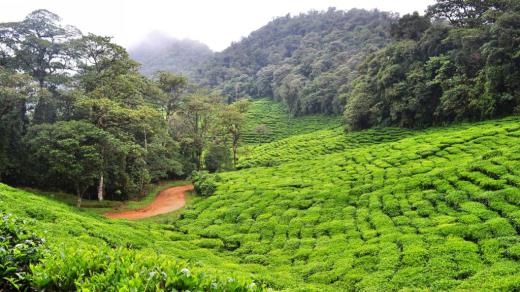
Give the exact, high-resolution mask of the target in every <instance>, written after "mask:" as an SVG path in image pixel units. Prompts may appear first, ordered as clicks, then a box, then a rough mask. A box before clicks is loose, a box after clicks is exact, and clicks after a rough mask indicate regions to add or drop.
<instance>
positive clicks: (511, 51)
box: [345, 0, 520, 130]
mask: <svg viewBox="0 0 520 292" xmlns="http://www.w3.org/2000/svg"><path fill="white" fill-rule="evenodd" d="M391 32H392V37H393V39H394V40H393V41H392V42H391V43H390V44H389V45H388V46H386V47H385V48H383V49H381V50H379V51H377V52H375V53H373V54H371V55H370V56H369V57H368V58H367V59H366V60H365V61H364V62H363V63H362V64H361V66H360V67H359V75H358V76H357V78H356V79H355V80H354V81H353V82H352V90H351V91H350V92H349V93H348V95H347V98H346V100H347V103H346V108H345V119H346V123H347V128H348V129H352V130H356V129H364V128H369V127H373V126H381V125H383V126H385V125H396V126H404V127H421V126H429V125H436V124H441V123H445V122H452V121H462V120H481V119H486V118H492V117H497V116H503V115H508V114H512V113H517V112H518V111H519V105H520V91H519V90H520V87H519V84H520V38H519V37H520V6H519V2H518V1H507V0H497V1H453V0H439V1H437V3H436V4H435V5H433V6H430V7H429V8H428V10H427V14H426V16H419V15H418V14H413V15H406V16H403V17H402V18H400V19H399V20H398V21H397V22H396V23H394V24H393V25H392V27H391Z"/></svg>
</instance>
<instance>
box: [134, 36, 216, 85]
mask: <svg viewBox="0 0 520 292" xmlns="http://www.w3.org/2000/svg"><path fill="white" fill-rule="evenodd" d="M129 53H130V56H131V58H132V59H134V60H136V61H137V62H139V63H141V70H140V71H141V73H142V74H144V75H147V76H152V75H153V74H154V73H155V72H157V71H170V72H175V73H178V74H183V75H188V76H190V74H191V72H192V71H193V68H194V67H198V66H200V65H201V64H202V63H203V62H205V61H206V60H208V59H209V58H210V57H211V56H212V55H213V52H212V51H211V49H210V48H209V47H208V46H207V45H205V44H203V43H201V42H198V41H194V40H190V39H182V40H179V39H175V38H171V37H169V36H166V35H164V34H162V33H159V32H154V33H151V34H149V35H148V36H147V37H146V38H145V39H144V40H143V41H142V42H141V43H139V44H137V45H136V46H134V47H132V48H130V49H129Z"/></svg>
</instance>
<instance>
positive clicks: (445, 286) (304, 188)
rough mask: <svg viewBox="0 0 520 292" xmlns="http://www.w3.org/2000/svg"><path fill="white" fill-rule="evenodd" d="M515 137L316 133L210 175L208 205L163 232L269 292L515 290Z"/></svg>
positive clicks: (459, 131)
mask: <svg viewBox="0 0 520 292" xmlns="http://www.w3.org/2000/svg"><path fill="white" fill-rule="evenodd" d="M518 125H519V119H518V117H512V118H509V119H504V120H494V121H489V122H481V123H474V124H460V125H455V126H451V127H443V128H431V129H427V130H421V131H410V130H403V129H395V128H390V129H386V128H385V129H378V130H369V131H361V132H355V133H348V134H346V135H345V134H344V133H342V132H341V130H336V131H332V130H328V131H327V130H322V131H318V132H316V133H309V134H303V135H296V136H293V137H290V138H287V139H282V140H279V141H276V142H272V143H268V144H263V145H258V146H256V147H257V148H256V147H255V148H253V147H252V149H253V150H252V155H255V156H252V157H247V158H245V159H246V160H244V163H246V162H248V163H249V165H248V167H249V168H245V169H241V170H238V171H234V172H227V173H220V174H219V176H220V177H221V181H220V182H217V184H216V191H215V194H214V195H213V196H210V197H208V198H205V199H204V200H202V201H198V202H197V203H196V204H194V205H193V207H192V208H190V209H188V210H185V211H184V213H183V215H182V216H181V218H180V219H179V220H177V221H174V222H172V226H174V228H178V229H179V230H182V231H183V232H186V233H187V234H190V235H197V236H200V237H202V238H207V239H211V240H215V239H216V240H219V241H221V242H223V244H224V245H223V247H222V249H223V250H225V254H226V255H229V256H232V257H233V258H235V259H236V261H238V262H241V263H242V264H243V266H244V267H245V266H247V265H248V264H252V263H254V264H257V265H262V266H265V267H267V268H268V269H269V270H270V271H271V272H272V273H273V275H277V276H276V280H275V281H274V284H275V285H276V286H275V287H277V288H278V289H287V290H292V289H294V290H297V289H300V290H312V289H317V290H331V291H334V290H336V291H337V290H377V291H380V290H402V289H403V290H407V289H412V290H413V289H423V290H429V289H430V290H436V289H439V290H458V289H461V290H475V289H476V290H479V289H485V290H486V289H489V290H495V289H497V290H500V289H503V290H511V289H513V290H514V289H516V287H518V285H519V284H520V282H519V281H520V279H519V278H518V276H517V274H518V272H519V271H520V265H519V264H518V261H517V260H516V253H515V251H516V246H517V245H518V244H519V243H520V238H519V236H518V232H517V231H518V228H519V226H520V225H518V224H519V222H520V221H518V210H519V205H518V204H519V202H520V200H519V199H518V198H517V196H518V195H519V193H518V186H520V184H519V182H520V181H519V180H518V175H520V173H519V172H518V159H519V156H518V151H519V149H518V142H519V139H520V132H519V126H518ZM320 144H325V146H321V145H320ZM336 145H337V146H336ZM267 151H269V152H268V153H266V154H265V156H260V155H261V154H262V153H265V152H267ZM308 152H310V153H309V154H308ZM260 157H261V158H260ZM253 158H255V159H256V160H253ZM269 158H270V159H271V160H269ZM277 158H278V159H280V160H279V161H276V159H277ZM270 161H276V162H275V163H272V162H270ZM269 163H271V164H269ZM281 275H285V276H281Z"/></svg>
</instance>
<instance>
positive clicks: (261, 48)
mask: <svg viewBox="0 0 520 292" xmlns="http://www.w3.org/2000/svg"><path fill="white" fill-rule="evenodd" d="M396 17H397V16H396V15H395V14H392V13H388V12H381V11H377V10H373V11H367V10H360V9H352V10H349V11H343V10H336V9H334V8H330V9H329V10H327V11H321V12H318V11H310V12H308V13H304V14H300V15H297V16H290V15H287V16H284V17H279V18H276V19H274V20H273V21H271V22H269V23H268V24H266V25H265V26H263V27H262V28H260V29H258V30H256V31H254V32H252V33H251V34H250V35H249V36H248V37H247V38H244V39H242V40H241V41H239V42H237V43H233V44H232V45H231V46H230V47H228V48H227V49H225V50H224V51H222V52H221V53H216V54H215V55H214V56H213V57H212V58H211V59H210V60H209V61H207V62H206V63H204V65H203V66H202V67H201V68H199V70H198V71H197V72H196V73H197V74H196V81H197V82H199V83H201V84H202V85H206V86H209V87H212V88H215V89H217V90H219V91H220V92H221V93H222V94H223V95H226V96H227V97H228V98H229V101H233V100H235V99H238V98H242V97H247V96H249V97H253V98H255V97H270V98H273V99H275V100H280V101H284V102H285V103H286V104H287V105H288V106H289V110H290V111H291V113H292V114H309V113H326V114H339V113H341V112H342V111H343V107H344V103H345V101H344V96H345V93H346V92H348V91H349V85H350V81H351V80H352V79H353V77H354V75H355V72H356V70H355V69H356V67H357V65H358V64H359V63H361V62H362V61H363V59H364V58H365V57H366V56H367V55H368V54H369V53H371V52H374V51H376V50H378V49H380V48H382V47H383V46H385V45H386V44H387V43H389V41H390V33H389V28H390V24H391V23H393V22H394V21H395V19H396Z"/></svg>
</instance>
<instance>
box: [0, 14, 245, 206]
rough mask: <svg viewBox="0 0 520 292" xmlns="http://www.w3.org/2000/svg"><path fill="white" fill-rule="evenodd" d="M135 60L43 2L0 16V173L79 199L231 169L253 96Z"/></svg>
mask: <svg viewBox="0 0 520 292" xmlns="http://www.w3.org/2000/svg"><path fill="white" fill-rule="evenodd" d="M138 68H139V64H138V63H136V62H134V61H132V60H131V59H130V58H129V56H128V53H127V52H126V51H125V49H123V48H122V47H120V46H118V45H116V44H114V43H112V42H111V40H110V38H108V37H101V36H96V35H93V34H88V35H83V34H81V32H80V31H79V30H77V29H76V28H74V27H72V26H67V25H63V24H61V22H60V19H59V17H58V16H57V15H55V14H53V13H51V12H49V11H46V10H37V11H34V12H32V13H31V14H29V15H28V16H27V17H26V18H25V19H24V20H23V21H20V22H12V23H2V24H0V181H3V182H7V183H10V184H17V185H26V186H36V187H40V188H49V189H61V190H65V191H70V192H74V193H76V194H77V196H78V205H80V204H81V199H82V198H83V197H85V196H89V197H95V196H96V195H97V197H98V198H99V199H100V200H102V199H103V198H104V197H108V198H111V199H123V198H127V197H128V196H130V195H133V194H139V193H143V192H144V191H145V189H146V186H147V184H148V183H150V182H152V181H156V180H159V179H163V178H174V177H180V176H187V175H190V174H191V172H192V171H194V170H199V169H201V168H207V169H210V170H212V171H216V170H218V169H221V168H225V167H232V164H233V161H232V156H233V155H232V153H231V152H233V153H235V156H234V157H235V160H236V149H237V147H238V143H239V142H238V141H239V137H240V133H241V124H242V120H243V113H244V111H245V110H246V109H247V102H245V101H241V102H238V103H235V104H233V105H227V104H225V103H224V102H223V98H222V97H220V96H216V95H212V94H209V93H208V91H207V90H204V89H202V88H199V87H195V86H193V85H190V84H189V83H188V81H187V80H186V78H185V77H182V76H177V75H173V74H171V73H166V72H159V73H158V74H156V75H155V77H154V79H153V80H152V79H148V78H146V77H144V76H142V75H140V74H139V72H138ZM229 149H232V150H233V151H231V150H229Z"/></svg>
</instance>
